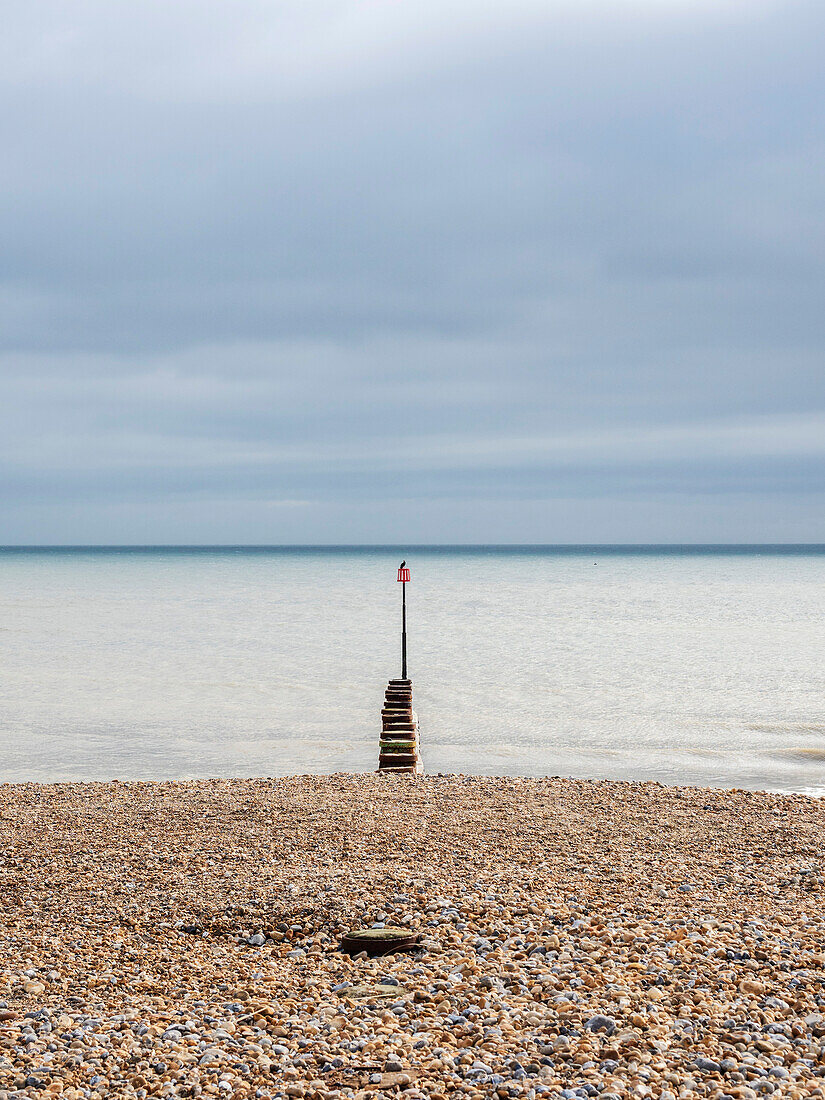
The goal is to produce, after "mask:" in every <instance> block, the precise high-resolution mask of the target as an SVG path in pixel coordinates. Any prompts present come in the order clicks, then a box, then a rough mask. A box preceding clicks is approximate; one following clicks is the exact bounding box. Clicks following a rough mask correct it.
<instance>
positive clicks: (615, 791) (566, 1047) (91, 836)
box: [0, 775, 825, 1100]
mask: <svg viewBox="0 0 825 1100" xmlns="http://www.w3.org/2000/svg"><path fill="white" fill-rule="evenodd" d="M709 806H710V807H711V809H710V810H709V809H708V807H709ZM823 842H825V811H823V803H822V802H820V801H819V800H817V799H811V798H805V797H804V796H801V795H776V794H766V793H759V792H745V791H729V792H723V791H714V792H711V791H706V790H705V791H701V790H693V789H683V790H680V791H675V790H672V789H668V788H666V787H662V786H660V785H659V784H657V783H646V784H625V783H614V782H606V781H573V780H562V779H523V778H519V777H469V776H465V777H455V776H441V777H439V776H423V777H415V778H412V779H410V780H409V781H407V780H403V779H402V780H399V779H396V780H392V779H388V778H387V777H383V776H382V777H378V776H375V775H336V776H327V777H313V776H302V777H291V778H285V779H275V780H209V781H198V782H195V781H181V782H174V783H148V782H147V783H95V784H61V785H57V786H53V787H49V786H35V785H29V784H21V785H4V786H2V787H0V855H2V860H3V862H2V865H1V866H2V871H3V874H4V876H5V878H4V890H5V893H4V907H3V909H2V912H0V921H2V931H3V945H4V953H3V958H2V960H0V981H1V982H2V985H0V997H2V1000H0V1100H8V1098H10V1097H17V1098H19V1100H22V1098H23V1097H35V1096H38V1097H41V1098H48V1097H49V1096H52V1095H57V1094H60V1095H61V1096H63V1097H65V1098H66V1100H105V1098H107V1097H109V1096H112V1097H115V1096H116V1097H123V1098H125V1100H129V1098H132V1097H138V1098H140V1100H145V1098H148V1097H149V1096H155V1095H157V1096H162V1097H178V1096H180V1097H189V1096H192V1097H194V1096H200V1097H203V1098H204V1100H209V1097H214V1096H224V1095H225V1096H227V1097H231V1098H233V1100H234V1098H237V1100H251V1098H252V1097H255V1098H256V1100H258V1098H261V1100H269V1098H270V1097H275V1096H289V1097H305V1098H307V1100H309V1098H310V1097H314V1098H316V1100H368V1098H369V1097H371V1096H381V1095H387V1096H390V1095H402V1094H403V1096H404V1097H405V1100H419V1098H421V1100H430V1098H432V1100H446V1098H447V1097H448V1096H451V1097H454V1098H455V1100H465V1098H466V1100H479V1098H481V1097H482V1096H483V1097H487V1096H495V1097H500V1098H501V1100H511V1098H518V1100H534V1098H535V1097H546V1100H559V1098H560V1097H564V1098H565V1100H583V1098H586V1097H598V1098H599V1100H612V1098H614V1097H621V1098H623V1100H624V1098H627V1100H636V1098H638V1100H646V1098H648V1097H652V1098H653V1097H660V1098H661V1100H697V1098H699V1097H704V1096H708V1097H711V1096H714V1097H716V1098H717V1100H723V1098H726V1097H732V1098H735V1100H749V1098H751V1097H761V1096H766V1097H767V1096H771V1095H777V1096H782V1097H783V1098H784V1097H785V1096H788V1097H789V1098H790V1097H792V1098H794V1100H803V1098H804V1097H812V1098H816V1100H819V1098H820V1097H822V1096H823V1087H822V1083H823V1078H822V1077H820V1076H819V1074H820V1073H823V1074H825V1055H824V1054H823V1049H824V1048H825V992H824V991H823V987H820V985H819V981H820V978H821V975H822V973H823V970H825V950H823V944H825V920H823V917H822V914H823V913H825V907H823V901H825V896H823V895H824V893H825V876H823V863H822V860H821V859H820V856H819V854H818V853H820V852H823V851H825V843H823ZM401 922H404V923H406V924H408V925H409V927H410V928H411V929H413V930H416V931H419V932H422V933H425V935H424V942H423V943H422V945H421V947H420V948H419V949H417V951H416V952H415V954H414V955H407V954H398V955H393V956H388V957H385V958H381V959H370V958H367V957H366V956H365V955H364V956H362V957H360V958H350V957H349V956H346V955H344V954H343V953H342V952H340V951H339V950H338V944H339V942H340V938H341V936H342V934H343V933H344V932H345V931H346V930H347V929H349V928H352V927H369V926H370V925H376V926H377V925H380V924H385V925H390V924H397V923H401ZM187 930H194V931H187ZM250 947H255V948H265V950H255V951H250V950H249V948H250ZM399 1090H402V1091H399ZM362 1093H363V1097H362V1096H361V1094H362Z"/></svg>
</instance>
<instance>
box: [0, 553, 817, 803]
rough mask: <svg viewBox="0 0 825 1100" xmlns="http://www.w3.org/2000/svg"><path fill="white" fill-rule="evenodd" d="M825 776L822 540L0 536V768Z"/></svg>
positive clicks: (45, 775)
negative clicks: (256, 541)
mask: <svg viewBox="0 0 825 1100" xmlns="http://www.w3.org/2000/svg"><path fill="white" fill-rule="evenodd" d="M401 557H406V559H407V561H408V564H409V565H410V567H411V569H412V582H411V584H410V585H409V587H408V605H409V652H410V675H411V676H412V678H413V680H414V684H415V687H414V690H415V699H416V709H417V711H418V715H419V720H420V726H421V737H422V748H423V757H424V764H425V768H426V769H427V770H428V771H457V772H481V773H520V774H528V775H570V776H591V777H612V778H620V779H656V780H659V781H661V782H664V783H687V784H702V785H713V786H739V787H757V788H771V789H785V790H789V789H790V790H801V791H807V792H809V793H819V792H821V791H823V790H825V666H824V665H823V662H824V661H825V548H823V547H758V548H754V547H748V548H738V547H736V548H734V547H729V548H712V547H702V548H684V549H681V548H678V549H677V548H669V549H668V548H662V547H640V548H622V547H564V548H547V547H519V548H501V547H472V548H459V547H427V548H415V549H414V548H409V549H403V550H398V549H393V548H383V547H369V548H324V549H312V548H300V549H296V548H274V549H271V548H248V547H247V548H234V547H228V548H218V549H214V548H198V549H189V548H183V549H169V548H163V549H25V550H20V549H9V550H3V551H0V780H2V781H21V780H38V781H55V780H69V779H108V778H115V777H117V778H141V777H146V778H167V777H177V778H180V777H201V776H252V775H283V774H287V773H294V772H333V771H343V770H346V771H361V770H365V771H366V770H371V769H373V768H374V767H375V765H376V760H377V744H378V730H379V710H380V707H381V700H382V693H383V690H384V688H385V686H386V681H387V679H388V678H389V677H391V676H398V675H400V667H399V666H400V655H399V654H400V642H399V628H400V596H401V588H400V585H398V584H397V583H396V581H395V570H396V566H397V564H398V562H399V560H400V558H401Z"/></svg>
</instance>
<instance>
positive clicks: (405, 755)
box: [378, 561, 423, 773]
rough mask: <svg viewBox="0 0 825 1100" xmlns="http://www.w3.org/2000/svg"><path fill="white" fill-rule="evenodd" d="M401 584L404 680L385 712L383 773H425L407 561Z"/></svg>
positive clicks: (391, 687)
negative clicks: (412, 675)
mask: <svg viewBox="0 0 825 1100" xmlns="http://www.w3.org/2000/svg"><path fill="white" fill-rule="evenodd" d="M397 579H398V581H399V583H400V584H401V586H402V588H401V679H400V680H390V682H389V684H388V685H387V690H386V693H385V695H384V707H383V710H382V711H381V726H382V732H381V741H380V745H379V754H378V770H379V771H380V772H395V773H408V772H421V771H423V767H422V764H421V758H420V757H419V754H418V717H417V715H416V713H415V711H414V710H413V707H412V680H410V679H409V678H408V677H407V583H408V582H409V579H410V571H409V569H408V568H407V563H406V562H405V561H402V562H401V565H400V566H399V568H398V578H397Z"/></svg>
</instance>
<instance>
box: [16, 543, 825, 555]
mask: <svg viewBox="0 0 825 1100" xmlns="http://www.w3.org/2000/svg"><path fill="white" fill-rule="evenodd" d="M638 549H645V550H649V549H653V550H710V549H713V550H751V549H753V550H764V549H777V550H780V549H786V550H787V549H810V550H818V549H825V542H424V543H403V542H376V543H372V542H353V543H334V542H324V543H320V542H319V543H313V542H300V543H299V542H295V543H255V542H238V543H235V542H215V543H198V542H192V543H175V542H168V543H167V542H159V543H152V542H147V543H6V544H3V545H0V553H2V552H5V551H16V550H401V551H407V552H410V551H416V550H638Z"/></svg>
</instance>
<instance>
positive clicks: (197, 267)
mask: <svg viewBox="0 0 825 1100" xmlns="http://www.w3.org/2000/svg"><path fill="white" fill-rule="evenodd" d="M3 23H4V26H3V33H2V36H0V140H1V142H2V144H1V146H0V147H1V148H2V156H1V157H0V386H2V401H0V463H2V481H1V482H0V485H1V486H2V488H1V489H0V505H1V507H0V542H3V543H7V544H9V543H165V542H173V543H188V542H190V543H191V542H195V543H227V542H229V543H235V542H255V543H292V542H333V543H343V542H398V543H405V544H410V543H421V542H645V541H656V542H669V541H690V542H702V541H724V542H736V541H825V355H823V353H824V352H825V70H823V65H822V43H823V41H825V4H823V2H822V0H810V2H808V0H776V2H773V0H704V2H703V0H571V2H569V3H568V2H562V0H544V2H541V3H539V2H533V0H506V2H505V0H472V2H471V0H416V2H415V3H399V2H398V0H378V2H376V0H373V2H366V0H360V2H356V0H288V2H283V0H268V2H264V0H175V2H174V3H169V0H157V2H155V0H132V2H130V3H128V4H122V3H112V0H83V2H79V0H68V2H67V0H53V2H48V0H43V2H41V0H38V2H37V3H33V4H15V5H10V6H8V7H7V9H6V10H5V12H4V17H3Z"/></svg>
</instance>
